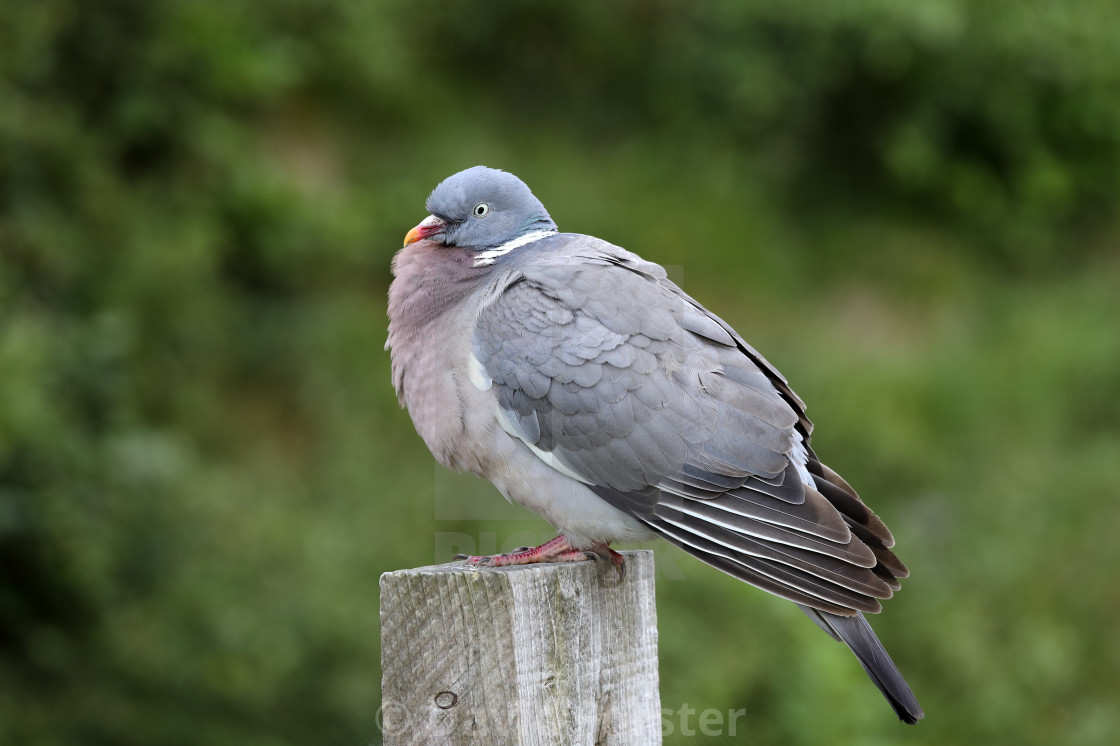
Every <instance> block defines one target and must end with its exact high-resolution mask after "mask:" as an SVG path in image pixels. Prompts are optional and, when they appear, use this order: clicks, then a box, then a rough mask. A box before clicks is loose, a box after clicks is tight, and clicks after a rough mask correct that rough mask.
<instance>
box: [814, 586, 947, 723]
mask: <svg viewBox="0 0 1120 746" xmlns="http://www.w3.org/2000/svg"><path fill="white" fill-rule="evenodd" d="M798 606H799V607H800V608H801V610H802V611H804V612H805V613H806V614H808V615H809V618H810V619H812V620H813V621H814V622H816V623H817V625H818V626H819V627H820V628H821V629H823V630H824V631H825V632H827V633H828V634H829V635H831V636H832V637H833V638H835V639H837V640H839V641H841V642H843V643H844V644H845V645H847V646H848V647H849V648H851V650H852V652H853V653H855V654H856V658H858V659H859V664H860V665H861V666H863V670H864V671H867V675H868V676H870V677H871V680H872V681H874V682H875V686H877V687H879V691H881V692H882V693H883V696H884V697H886V698H887V701H888V702H890V703H891V707H893V708H894V711H895V713H896V714H897V715H898V719H899V720H901V721H902V722H904V723H908V724H910V725H913V724H914V723H916V722H918V721H919V720H921V719H922V718H923V717H924V716H925V713H924V712H922V706H921V705H919V704H918V699H917V698H916V697H915V696H914V692H912V691H910V687H909V685H907V683H906V680H905V679H903V678H902V674H901V673H899V671H898V667H897V666H895V664H894V661H892V660H891V657H890V656H889V655H887V651H886V649H885V648H884V647H883V643H881V642H879V638H878V637H876V636H875V631H874V630H873V629H871V625H870V624H868V623H867V620H866V619H864V618H863V614H861V613H859V612H856V614H855V615H854V616H838V615H836V614H830V613H828V612H827V611H820V610H818V609H813V608H811V607H808V606H803V605H802V604H798Z"/></svg>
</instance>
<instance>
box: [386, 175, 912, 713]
mask: <svg viewBox="0 0 1120 746" xmlns="http://www.w3.org/2000/svg"><path fill="white" fill-rule="evenodd" d="M426 207H427V209H428V211H429V212H430V213H431V215H430V216H429V217H427V218H425V219H424V220H423V221H421V223H420V224H419V225H417V226H416V227H415V228H413V229H412V230H411V231H409V232H408V235H407V236H406V237H405V246H404V248H403V249H402V250H401V251H400V252H399V253H398V254H397V255H396V257H395V259H394V260H393V273H394V275H395V278H396V279H394V280H393V284H392V286H391V287H390V289H389V341H388V343H387V347H388V348H390V349H391V351H392V369H393V384H394V386H395V387H396V390H397V395H398V397H399V398H400V401H401V404H402V406H405V407H407V408H408V411H409V413H410V414H411V416H412V421H413V422H414V423H415V425H416V429H417V431H418V432H419V433H420V436H421V437H422V438H423V439H424V442H425V443H427V445H428V447H429V448H430V449H431V451H432V453H433V454H434V455H435V457H436V458H437V459H438V460H439V461H440V462H441V463H443V464H444V465H446V466H448V467H450V468H453V469H460V470H466V471H470V472H472V473H474V474H477V475H478V476H480V477H483V478H485V479H488V480H490V481H491V482H493V483H494V485H495V486H496V487H497V488H498V490H499V491H501V493H502V494H503V495H505V496H506V498H508V499H510V500H512V501H514V502H517V503H520V504H521V505H524V506H525V507H527V508H529V509H530V510H532V511H534V512H536V513H538V514H540V515H541V516H543V517H544V518H545V519H546V520H547V521H548V522H549V523H551V524H552V525H553V526H554V527H555V528H556V530H557V531H558V532H559V536H557V538H555V539H553V540H552V541H550V542H548V543H546V544H544V545H542V546H540V547H537V548H534V549H526V550H523V551H517V552H514V553H512V554H508V555H498V556H493V557H470V558H468V559H467V561H468V562H471V563H474V564H476V565H489V566H493V565H510V564H524V563H530V562H556V561H575V560H583V559H586V558H587V557H588V556H589V554H588V553H593V554H595V555H599V556H602V557H609V558H611V559H612V560H613V561H614V562H615V565H616V567H618V569H619V574H620V575H621V574H622V572H623V570H624V564H623V562H622V557H621V555H619V554H618V553H617V552H614V550H612V549H610V548H609V544H610V543H611V542H614V541H631V540H638V539H646V538H650V537H651V536H661V537H663V538H665V539H668V540H669V541H670V542H672V543H673V544H675V545H677V546H678V547H680V548H682V549H683V550H685V551H686V552H688V553H689V554H691V555H693V556H695V557H698V558H699V559H701V560H703V561H704V562H706V563H708V564H709V565H712V566H713V567H716V568H718V569H720V570H723V571H724V572H726V573H728V574H729V575H733V576H734V577H736V578H739V579H741V580H745V581H746V582H748V583H750V584H751V585H754V586H757V587H759V588H761V589H763V590H765V591H769V592H770V593H773V594H775V595H778V596H781V597H782V598H786V599H789V600H790V601H793V602H794V603H796V604H797V605H798V606H800V607H801V609H802V610H803V611H804V612H805V613H806V614H808V615H809V617H810V618H811V619H812V620H813V621H814V622H816V623H817V624H818V625H819V626H820V627H821V628H822V629H823V630H824V631H825V632H827V633H828V634H829V635H831V636H832V637H834V638H836V639H837V640H841V641H843V642H844V643H846V644H847V645H848V647H849V648H851V649H852V652H854V653H855V654H856V657H857V658H858V659H859V662H860V664H861V665H862V666H863V668H864V670H866V671H867V673H868V675H870V677H871V679H872V680H873V681H874V682H875V684H876V686H878V687H879V689H880V690H881V691H882V692H883V694H884V695H885V696H886V698H887V700H888V701H889V702H890V703H891V706H892V707H894V709H895V712H897V713H898V716H899V718H901V719H902V720H903V721H905V722H907V723H914V722H916V721H917V720H918V719H919V718H921V717H922V715H923V713H922V708H921V706H920V705H919V704H918V701H917V699H915V697H914V694H913V693H912V692H911V691H910V688H909V687H908V686H907V684H906V682H905V681H904V680H903V678H902V675H901V674H900V673H899V671H898V669H897V668H896V667H895V665H894V663H893V662H892V661H891V659H890V657H889V656H888V655H887V652H886V650H884V649H883V646H882V644H881V643H880V642H879V640H878V638H876V637H875V633H874V632H873V631H872V629H871V626H870V625H869V624H868V623H867V620H866V619H864V617H863V613H862V612H878V611H879V610H880V606H879V599H883V598H889V597H890V596H891V594H892V592H893V591H896V590H898V589H899V588H900V587H901V585H900V583H899V581H898V579H899V578H904V577H906V576H907V575H908V572H907V570H906V567H905V566H904V565H903V564H902V563H901V562H900V561H899V560H898V558H897V557H895V555H894V553H893V552H891V550H890V547H891V546H892V545H893V544H894V539H893V537H892V536H891V533H890V531H889V530H888V529H887V527H886V526H885V525H883V522H882V521H881V520H879V518H878V517H876V515H875V514H874V513H872V512H871V510H870V509H868V508H867V506H865V505H864V504H863V502H862V501H861V500H860V499H859V497H858V496H857V495H856V492H855V490H853V489H852V488H851V487H850V486H849V485H848V483H847V482H845V481H844V480H843V479H842V478H841V477H840V476H839V475H838V474H836V472H834V471H832V470H831V469H829V468H828V467H827V466H825V465H824V464H822V463H821V462H820V460H819V459H818V458H817V456H816V454H815V453H814V452H813V449H812V448H810V446H809V433H810V432H811V431H812V429H813V425H812V423H811V422H809V420H808V419H807V418H806V417H805V405H804V403H803V402H802V401H801V399H799V398H798V396H797V394H795V393H794V392H793V390H792V389H791V388H790V387H789V384H788V383H786V379H785V378H783V377H782V375H781V374H780V373H779V372H778V371H777V370H775V369H774V368H773V367H772V366H771V365H770V364H769V363H767V362H766V360H765V359H763V357H762V355H760V354H758V352H756V351H755V350H754V348H752V347H751V346H750V345H748V344H747V343H746V342H745V341H743V339H742V337H740V336H739V335H738V334H737V333H736V332H735V330H734V329H732V328H731V327H730V326H728V324H727V323H726V322H724V321H723V320H722V319H720V318H719V317H718V316H716V315H715V314H713V313H712V312H710V311H708V310H707V309H706V308H704V307H703V306H702V305H700V304H699V303H698V302H696V301H695V300H693V299H692V298H691V297H690V296H689V295H688V294H687V293H685V292H684V291H683V290H681V289H680V288H679V287H677V286H676V285H674V284H673V283H672V282H670V281H669V280H668V279H666V276H665V270H664V269H662V268H661V267H660V266H658V265H656V264H653V263H651V262H647V261H645V260H644V259H642V258H641V257H639V256H638V255H636V254H632V253H630V252H629V251H627V250H625V249H622V248H619V247H618V246H614V245H612V244H609V243H607V242H606V241H602V240H600V239H598V238H593V237H591V236H583V235H580V234H577V233H559V232H557V228H556V224H555V223H554V222H553V221H552V218H551V217H549V214H548V212H547V211H546V210H545V208H544V206H543V205H542V204H541V203H540V201H539V200H538V199H537V198H536V197H534V196H533V193H532V192H530V191H529V188H528V187H527V186H526V185H525V184H524V183H523V182H522V181H521V180H520V179H518V178H517V177H516V176H514V175H512V174H509V173H505V172H502V171H498V170H495V169H491V168H484V167H482V166H476V167H474V168H469V169H467V170H465V171H462V172H460V173H457V174H455V175H454V176H451V177H449V178H447V179H446V180H444V181H443V182H442V183H441V184H439V186H437V187H436V188H435V190H434V191H433V192H432V193H431V195H430V196H429V197H428V200H427V203H426Z"/></svg>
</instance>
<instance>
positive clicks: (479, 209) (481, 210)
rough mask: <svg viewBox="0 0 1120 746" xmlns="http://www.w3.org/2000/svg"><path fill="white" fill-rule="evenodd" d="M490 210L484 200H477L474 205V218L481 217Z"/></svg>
mask: <svg viewBox="0 0 1120 746" xmlns="http://www.w3.org/2000/svg"><path fill="white" fill-rule="evenodd" d="M488 212H490V205H488V204H486V203H485V202H479V203H478V204H477V205H475V206H474V215H475V217H476V218H481V217H482V216H483V215H485V214H486V213H488Z"/></svg>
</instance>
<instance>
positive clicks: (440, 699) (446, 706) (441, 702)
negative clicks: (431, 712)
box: [436, 692, 459, 710]
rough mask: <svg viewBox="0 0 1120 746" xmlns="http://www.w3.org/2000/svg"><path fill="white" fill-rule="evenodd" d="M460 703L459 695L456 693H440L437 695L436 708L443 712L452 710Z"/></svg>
mask: <svg viewBox="0 0 1120 746" xmlns="http://www.w3.org/2000/svg"><path fill="white" fill-rule="evenodd" d="M458 703H459V695H458V694H456V693H455V692H440V693H439V694H437V695H436V707H438V708H439V709H441V710H450V709H451V708H452V707H454V706H455V705H457V704H458Z"/></svg>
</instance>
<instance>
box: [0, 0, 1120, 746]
mask: <svg viewBox="0 0 1120 746" xmlns="http://www.w3.org/2000/svg"><path fill="white" fill-rule="evenodd" d="M1118 28H1120V13H1118V11H1117V6H1116V4H1115V3H1114V2H1113V1H1112V0H1080V1H1075V0H1071V1H1070V2H1062V3H1024V2H1021V1H1017V0H981V1H979V2H977V1H976V0H915V1H914V2H888V1H887V0H878V1H875V0H864V1H863V2H843V3H826V2H804V1H801V2H786V3H771V2H758V1H753V0H752V1H743V0H734V1H732V0H723V1H715V0H713V2H703V3H692V2H683V1H682V2H672V1H671V0H623V1H622V2H612V3H591V2H588V3H580V2H576V3H573V2H571V1H570V0H521V1H520V2H512V3H494V2H484V1H483V0H465V1H459V0H456V1H453V2H443V1H442V0H380V1H376V2H351V1H350V0H277V1H276V2H251V1H249V0H228V1H227V2H220V3H216V2H196V1H192V0H161V1H159V2H154V1H153V0H143V1H142V0H102V1H100V2H63V1H62V0H5V2H4V3H3V4H2V5H0V742H3V743H6V744H8V743H10V744H35V745H36V746H38V745H42V746H51V745H54V744H58V745H61V744H68V745H69V744H74V743H89V744H122V745H128V744H136V745H140V744H154V743H159V744H168V745H169V746H175V745H177V744H208V746H222V745H224V744H237V746H271V745H272V744H288V743H305V744H331V745H337V746H361V745H364V744H369V743H371V742H373V743H376V742H377V741H378V740H379V736H378V729H377V721H376V712H377V707H378V704H379V689H380V681H379V679H380V670H379V644H378V599H377V580H378V576H379V574H380V573H382V572H384V571H387V570H392V569H396V568H402V567H411V566H416V565H423V564H430V563H432V562H434V561H436V560H437V559H438V560H445V559H447V555H448V554H449V553H450V551H452V550H450V549H449V546H448V537H452V538H455V537H458V538H456V539H455V540H456V541H462V537H463V536H466V537H473V538H471V541H478V542H483V543H484V542H486V541H488V540H491V541H494V542H496V543H497V544H498V546H497V547H496V548H506V549H508V548H509V542H510V541H516V540H517V538H518V532H531V533H532V534H534V535H535V536H536V537H538V538H539V537H542V536H543V535H545V534H546V532H547V530H548V527H547V526H546V525H544V524H543V523H542V522H541V521H539V520H535V519H533V518H532V517H531V516H528V515H527V514H525V513H523V512H521V511H520V510H519V509H514V508H511V507H507V506H505V505H504V501H502V500H501V498H500V497H499V496H498V495H497V493H496V492H494V491H493V490H492V489H491V488H490V487H489V486H488V485H485V484H483V483H481V482H479V481H478V480H475V479H473V478H470V477H459V476H453V475H450V474H447V473H446V472H443V471H442V470H441V469H440V468H439V467H437V466H435V464H434V462H433V460H432V459H431V457H430V456H429V454H428V453H427V451H426V449H425V448H424V445H423V443H422V442H421V441H420V440H419V438H418V437H417V436H416V435H415V433H414V432H413V430H412V427H411V424H410V422H409V420H408V417H407V414H406V413H404V412H402V411H400V410H399V409H398V407H397V403H396V400H395V397H394V395H393V392H392V389H391V386H390V384H389V372H388V369H389V361H388V356H387V353H385V352H384V351H383V349H382V345H383V342H384V338H385V325H386V319H385V292H386V288H387V286H388V283H389V280H390V276H389V261H390V258H391V257H392V255H393V253H394V251H395V250H396V248H397V247H398V246H399V245H400V241H401V238H402V236H403V235H404V233H405V232H406V231H407V230H408V229H409V228H410V227H412V226H413V225H414V224H415V223H416V222H418V221H419V220H420V219H421V218H423V217H424V215H425V212H424V210H423V201H424V198H425V196H426V195H427V193H428V191H429V190H430V189H431V188H432V187H433V186H434V185H435V184H436V183H437V182H438V181H439V180H440V179H441V178H443V177H445V176H447V175H449V174H451V173H453V172H455V171H458V170H459V169H461V168H464V167H467V166H471V165H475V164H477V163H484V164H487V165H491V166H496V167H501V168H505V169H507V170H510V171H512V172H514V173H516V174H518V175H520V176H521V177H522V178H524V179H525V180H526V181H527V182H528V183H529V184H530V186H531V187H533V189H534V190H535V192H536V193H537V195H538V196H539V197H540V198H541V199H542V200H543V201H544V202H545V204H546V205H547V206H548V207H549V208H550V209H551V211H552V214H553V217H554V218H555V219H556V221H557V222H558V223H559V225H560V226H561V228H562V229H564V230H570V231H577V232H583V233H591V234H595V235H598V236H601V237H603V238H606V239H608V240H612V241H614V242H616V243H619V244H621V245H624V246H626V247H627V248H630V249H633V250H635V251H638V252H640V253H642V254H643V255H644V256H646V257H647V258H650V259H653V260H656V261H659V262H661V263H663V264H666V265H670V266H672V267H673V271H674V272H676V273H677V274H676V276H677V277H679V278H680V279H681V281H682V282H683V284H684V286H685V287H686V289H688V290H689V291H691V292H692V293H693V294H694V295H696V296H697V297H699V298H700V299H701V300H702V301H703V302H704V303H706V304H707V305H708V306H709V307H710V308H712V309H713V310H714V311H716V312H717V313H719V314H721V315H722V316H723V317H724V318H726V319H727V320H728V321H730V322H731V323H732V324H733V325H735V326H736V327H737V328H738V329H739V330H740V331H741V332H742V333H743V334H744V336H745V337H747V339H748V340H750V341H752V342H753V343H754V344H755V345H756V346H757V347H758V348H759V349H761V350H762V351H763V353H764V354H766V355H767V356H768V358H769V359H770V360H771V361H772V362H773V363H774V364H776V365H777V366H779V367H780V368H781V369H782V370H783V371H784V372H785V374H786V375H787V377H788V378H789V379H790V380H791V382H792V383H793V385H794V387H795V388H796V389H797V390H798V392H799V393H800V394H801V395H802V397H803V398H805V399H806V400H807V401H808V402H809V406H810V415H811V416H812V417H813V419H814V420H815V421H816V423H817V425H818V430H817V433H816V437H815V438H814V443H815V445H816V446H817V450H818V452H819V453H820V454H822V456H823V457H824V459H825V461H826V462H828V463H830V464H831V465H832V466H833V467H834V468H836V469H837V470H838V471H840V472H841V473H842V474H844V475H845V476H846V477H847V478H848V480H849V481H851V482H852V483H853V484H854V485H856V487H857V488H858V489H859V490H860V491H861V493H862V494H863V495H864V497H865V498H866V499H867V500H868V501H869V503H870V504H871V505H872V506H873V507H874V508H875V509H876V510H877V511H878V512H879V513H880V514H881V515H882V516H883V517H884V518H885V519H886V521H887V523H888V524H889V525H890V526H891V527H892V529H893V530H894V533H895V536H896V537H897V539H898V546H899V553H900V555H901V556H902V558H903V559H904V560H905V561H906V562H907V563H908V564H909V565H910V567H911V570H912V571H913V577H912V578H911V579H910V580H909V581H907V582H906V584H905V587H904V589H903V591H902V592H901V593H900V594H899V595H898V596H897V597H896V598H895V599H894V600H892V601H890V602H888V603H887V604H886V611H885V613H884V614H882V615H881V616H879V617H877V618H875V619H874V620H873V622H874V624H875V626H876V629H877V630H878V631H879V634H880V636H881V637H882V638H883V640H884V642H885V643H886V644H887V647H888V648H889V649H890V650H891V651H892V652H893V655H894V657H895V659H896V661H897V662H898V663H899V665H900V666H901V668H902V670H903V671H904V672H905V673H906V676H907V678H908V679H909V680H910V682H911V683H912V685H913V687H914V689H915V691H916V692H917V694H918V696H919V698H920V699H921V701H922V703H923V704H924V706H925V708H926V712H927V713H928V717H927V719H926V721H924V722H923V723H922V724H920V725H919V726H918V727H916V728H911V729H907V728H903V727H902V726H900V725H899V724H898V723H897V722H896V721H895V720H894V718H893V716H892V715H891V713H890V711H889V709H888V708H887V706H886V704H885V703H884V702H883V701H881V699H880V697H879V694H878V693H877V692H876V691H875V689H874V687H873V686H872V685H871V684H870V683H869V682H868V681H867V680H866V679H865V677H864V674H863V672H862V671H861V670H860V669H859V667H858V666H857V665H856V664H855V662H854V660H852V659H851V657H850V655H849V654H848V653H847V651H846V650H844V649H843V648H842V647H841V646H839V645H836V644H834V643H832V642H831V641H829V640H828V639H827V638H826V637H825V636H824V635H823V634H821V633H820V632H819V631H818V630H817V629H816V628H815V627H814V626H813V625H811V624H809V623H808V621H807V620H805V619H804V618H803V617H802V615H801V614H800V613H799V612H798V611H797V610H796V609H794V608H793V607H792V606H791V605H789V604H786V603H784V602H780V601H778V600H776V599H774V598H772V597H770V596H767V595H766V594H764V593H761V592H758V591H754V590H752V589H750V588H748V587H746V586H742V585H740V584H738V583H736V582H734V581H731V580H730V579H727V578H725V577H723V576H721V575H720V574H719V573H717V572H715V571H712V570H709V569H707V568H705V567H703V566H701V565H699V564H697V563H695V562H692V561H690V560H688V558H686V557H683V556H682V555H680V553H678V552H676V551H675V550H670V549H660V548H659V549H658V559H659V563H660V566H661V567H662V568H664V570H663V572H662V577H660V578H659V586H658V594H659V599H658V601H659V614H660V630H661V645H660V650H661V692H662V699H663V705H664V706H665V707H667V708H671V709H677V708H680V707H681V706H682V705H684V704H687V705H688V706H690V707H692V708H694V709H697V710H702V709H705V708H715V709H718V710H723V711H727V710H729V709H738V708H746V709H747V710H748V713H749V714H748V717H747V719H746V720H745V721H740V724H742V722H747V723H749V725H748V727H747V728H746V735H745V737H744V736H742V735H740V737H737V738H736V739H731V738H729V737H724V738H722V739H720V738H715V739H710V740H712V741H714V742H731V741H733V740H734V741H735V742H744V743H758V744H817V743H822V742H826V741H827V742H830V743H840V744H846V743H852V744H888V743H890V744H895V743H897V744H961V743H991V744H995V743H1008V744H1017V745H1019V744H1054V743H1078V744H1112V743H1116V739H1117V738H1118V734H1120V710H1118V709H1117V706H1116V703H1117V702H1118V701H1120V684H1118V678H1117V672H1118V671H1120V643H1118V641H1117V633H1116V623H1117V622H1116V620H1117V618H1118V617H1120V593H1117V582H1116V577H1115V574H1116V570H1117V567H1120V542H1118V541H1117V539H1116V536H1117V532H1118V530H1120V501H1118V499H1117V498H1118V496H1120V495H1118V492H1120V488H1118V487H1117V485H1118V483H1120V480H1118V479H1117V477H1118V474H1120V292H1118V291H1120V252H1118V251H1117V243H1118V239H1120V221H1118V219H1117V215H1118V209H1117V208H1120V34H1118V33H1117V29H1118ZM456 506H461V509H460V507H456ZM523 535H524V534H521V536H523ZM511 537H512V538H511ZM482 548H485V547H482ZM682 578H683V579H682ZM480 624H485V620H480ZM495 634H501V630H495ZM694 722H695V721H694ZM743 732H744V731H743V730H740V734H743ZM706 740H709V739H706ZM684 742H686V741H685V739H682V738H681V737H680V735H679V733H678V734H675V735H673V736H670V737H668V738H667V743H670V744H673V743H684Z"/></svg>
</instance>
